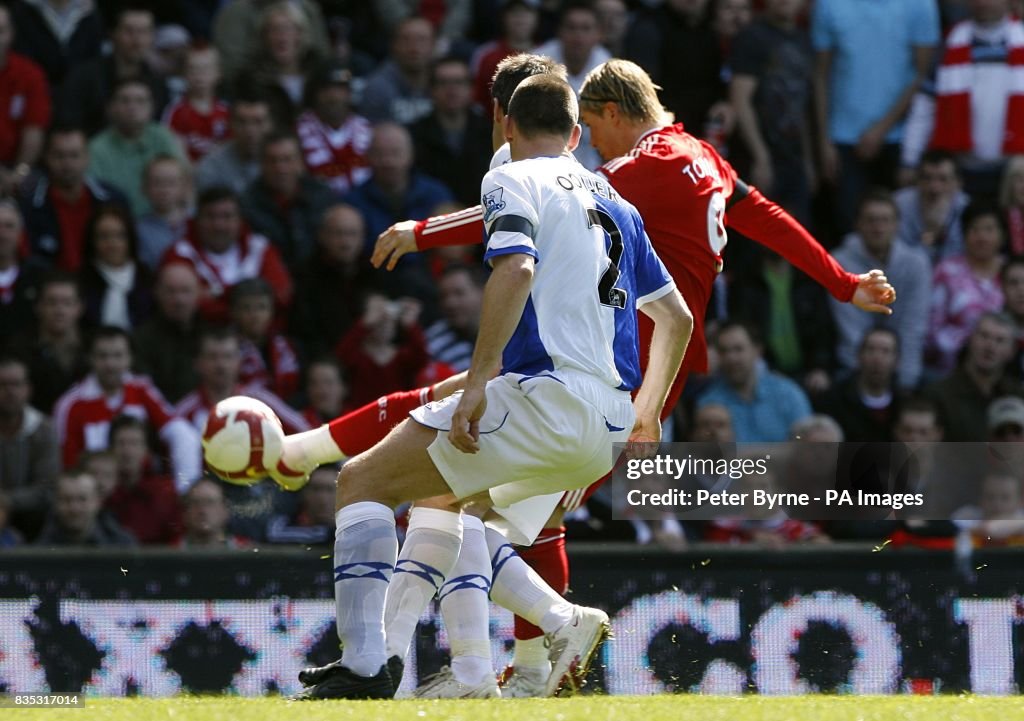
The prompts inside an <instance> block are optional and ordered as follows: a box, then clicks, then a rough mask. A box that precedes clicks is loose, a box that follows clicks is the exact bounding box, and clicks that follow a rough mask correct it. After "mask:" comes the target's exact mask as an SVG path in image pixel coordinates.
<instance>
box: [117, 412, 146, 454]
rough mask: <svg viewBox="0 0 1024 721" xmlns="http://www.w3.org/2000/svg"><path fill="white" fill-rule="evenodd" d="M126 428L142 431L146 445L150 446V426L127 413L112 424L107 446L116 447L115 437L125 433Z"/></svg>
mask: <svg viewBox="0 0 1024 721" xmlns="http://www.w3.org/2000/svg"><path fill="white" fill-rule="evenodd" d="M125 428H135V429H137V430H139V431H142V435H143V437H144V438H145V439H146V445H147V447H148V446H149V426H148V424H147V423H146V422H145V421H144V420H142V419H141V418H138V417H136V416H130V415H128V414H127V413H122V414H121V415H119V416H118V417H117V418H115V419H114V420H112V421H111V422H110V429H109V430H108V431H107V446H108V447H110V446H113V445H114V436H116V435H117V434H118V433H120V432H121V431H123V430H124V429H125Z"/></svg>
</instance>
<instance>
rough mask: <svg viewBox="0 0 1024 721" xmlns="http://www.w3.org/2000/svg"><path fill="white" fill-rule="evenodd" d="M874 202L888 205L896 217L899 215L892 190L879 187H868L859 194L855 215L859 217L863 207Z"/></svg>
mask: <svg viewBox="0 0 1024 721" xmlns="http://www.w3.org/2000/svg"><path fill="white" fill-rule="evenodd" d="M874 203H882V204H885V205H888V206H889V207H890V208H892V209H893V211H894V212H895V213H896V217H899V214H900V209H899V206H898V205H896V201H895V200H893V197H892V192H891V191H890V190H888V189H886V188H881V187H873V188H868V189H867V190H866V191H864V194H863V195H862V196H860V201H859V202H858V203H857V217H858V218H859V217H860V215H861V213H863V212H864V209H865V208H866V207H868V206H869V205H872V204H874Z"/></svg>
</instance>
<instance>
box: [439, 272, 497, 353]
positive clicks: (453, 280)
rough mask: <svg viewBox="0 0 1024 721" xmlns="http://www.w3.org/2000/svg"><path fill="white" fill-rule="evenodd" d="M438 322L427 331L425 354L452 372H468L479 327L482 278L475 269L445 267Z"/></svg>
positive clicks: (441, 281)
mask: <svg viewBox="0 0 1024 721" xmlns="http://www.w3.org/2000/svg"><path fill="white" fill-rule="evenodd" d="M438 291H439V293H440V296H441V319H440V320H438V321H437V322H435V323H434V324H433V325H431V326H430V327H428V328H427V331H426V337H427V353H428V354H429V355H430V357H431V358H432V359H434V360H435V361H440V362H441V363H444V364H446V365H447V366H449V367H450V368H452V369H453V370H455V371H464V370H466V369H467V368H469V361H470V359H471V358H472V357H473V345H474V344H475V343H476V334H477V330H478V329H479V327H480V308H481V306H482V305H483V299H484V278H483V276H482V274H481V273H480V272H478V270H477V269H476V268H471V267H469V266H465V265H452V266H448V268H446V269H445V270H444V272H443V273H442V274H441V278H440V280H439V281H438Z"/></svg>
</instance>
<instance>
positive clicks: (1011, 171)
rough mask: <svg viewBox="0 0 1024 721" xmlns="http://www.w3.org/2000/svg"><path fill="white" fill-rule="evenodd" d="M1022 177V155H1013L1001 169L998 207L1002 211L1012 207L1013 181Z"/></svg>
mask: <svg viewBox="0 0 1024 721" xmlns="http://www.w3.org/2000/svg"><path fill="white" fill-rule="evenodd" d="M1018 175H1024V155H1014V156H1013V157H1011V158H1010V161H1009V162H1008V163H1007V164H1006V168H1004V169H1003V179H1002V181H1000V183H999V207H1000V208H1002V209H1003V210H1006V209H1008V208H1009V207H1010V206H1012V205H1013V198H1012V197H1010V196H1011V194H1012V192H1013V179H1014V178H1015V177H1016V176H1018Z"/></svg>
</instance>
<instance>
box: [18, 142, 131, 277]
mask: <svg viewBox="0 0 1024 721" xmlns="http://www.w3.org/2000/svg"><path fill="white" fill-rule="evenodd" d="M43 165H44V167H45V172H44V173H42V174H41V175H39V177H38V179H37V180H36V182H35V185H34V186H33V187H31V188H29V189H28V191H27V192H26V193H25V195H24V196H22V199H21V208H22V213H23V215H24V217H25V233H26V235H27V236H28V241H29V251H30V253H31V254H32V256H33V257H35V258H38V259H39V260H40V261H42V262H44V263H46V264H48V265H53V266H55V267H56V268H59V269H60V270H65V271H68V272H69V273H74V272H76V271H78V269H79V267H80V266H81V264H82V253H83V252H84V250H85V225H86V223H87V222H88V221H89V218H90V217H91V216H92V214H93V211H94V210H95V209H96V208H97V207H99V206H100V205H105V204H108V203H115V204H120V205H124V206H126V207H127V205H128V199H127V198H125V196H124V195H123V194H122V193H121V192H120V191H119V190H117V189H115V188H114V187H113V186H111V185H108V184H107V183H105V182H103V181H102V180H99V179H97V178H95V177H93V176H91V175H89V174H88V173H87V172H86V170H87V169H88V167H89V145H88V141H87V139H86V137H85V133H84V132H83V131H82V130H81V129H79V128H70V127H69V128H65V127H55V128H52V129H51V130H50V132H49V134H48V135H47V138H46V147H45V148H44V153H43Z"/></svg>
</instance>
